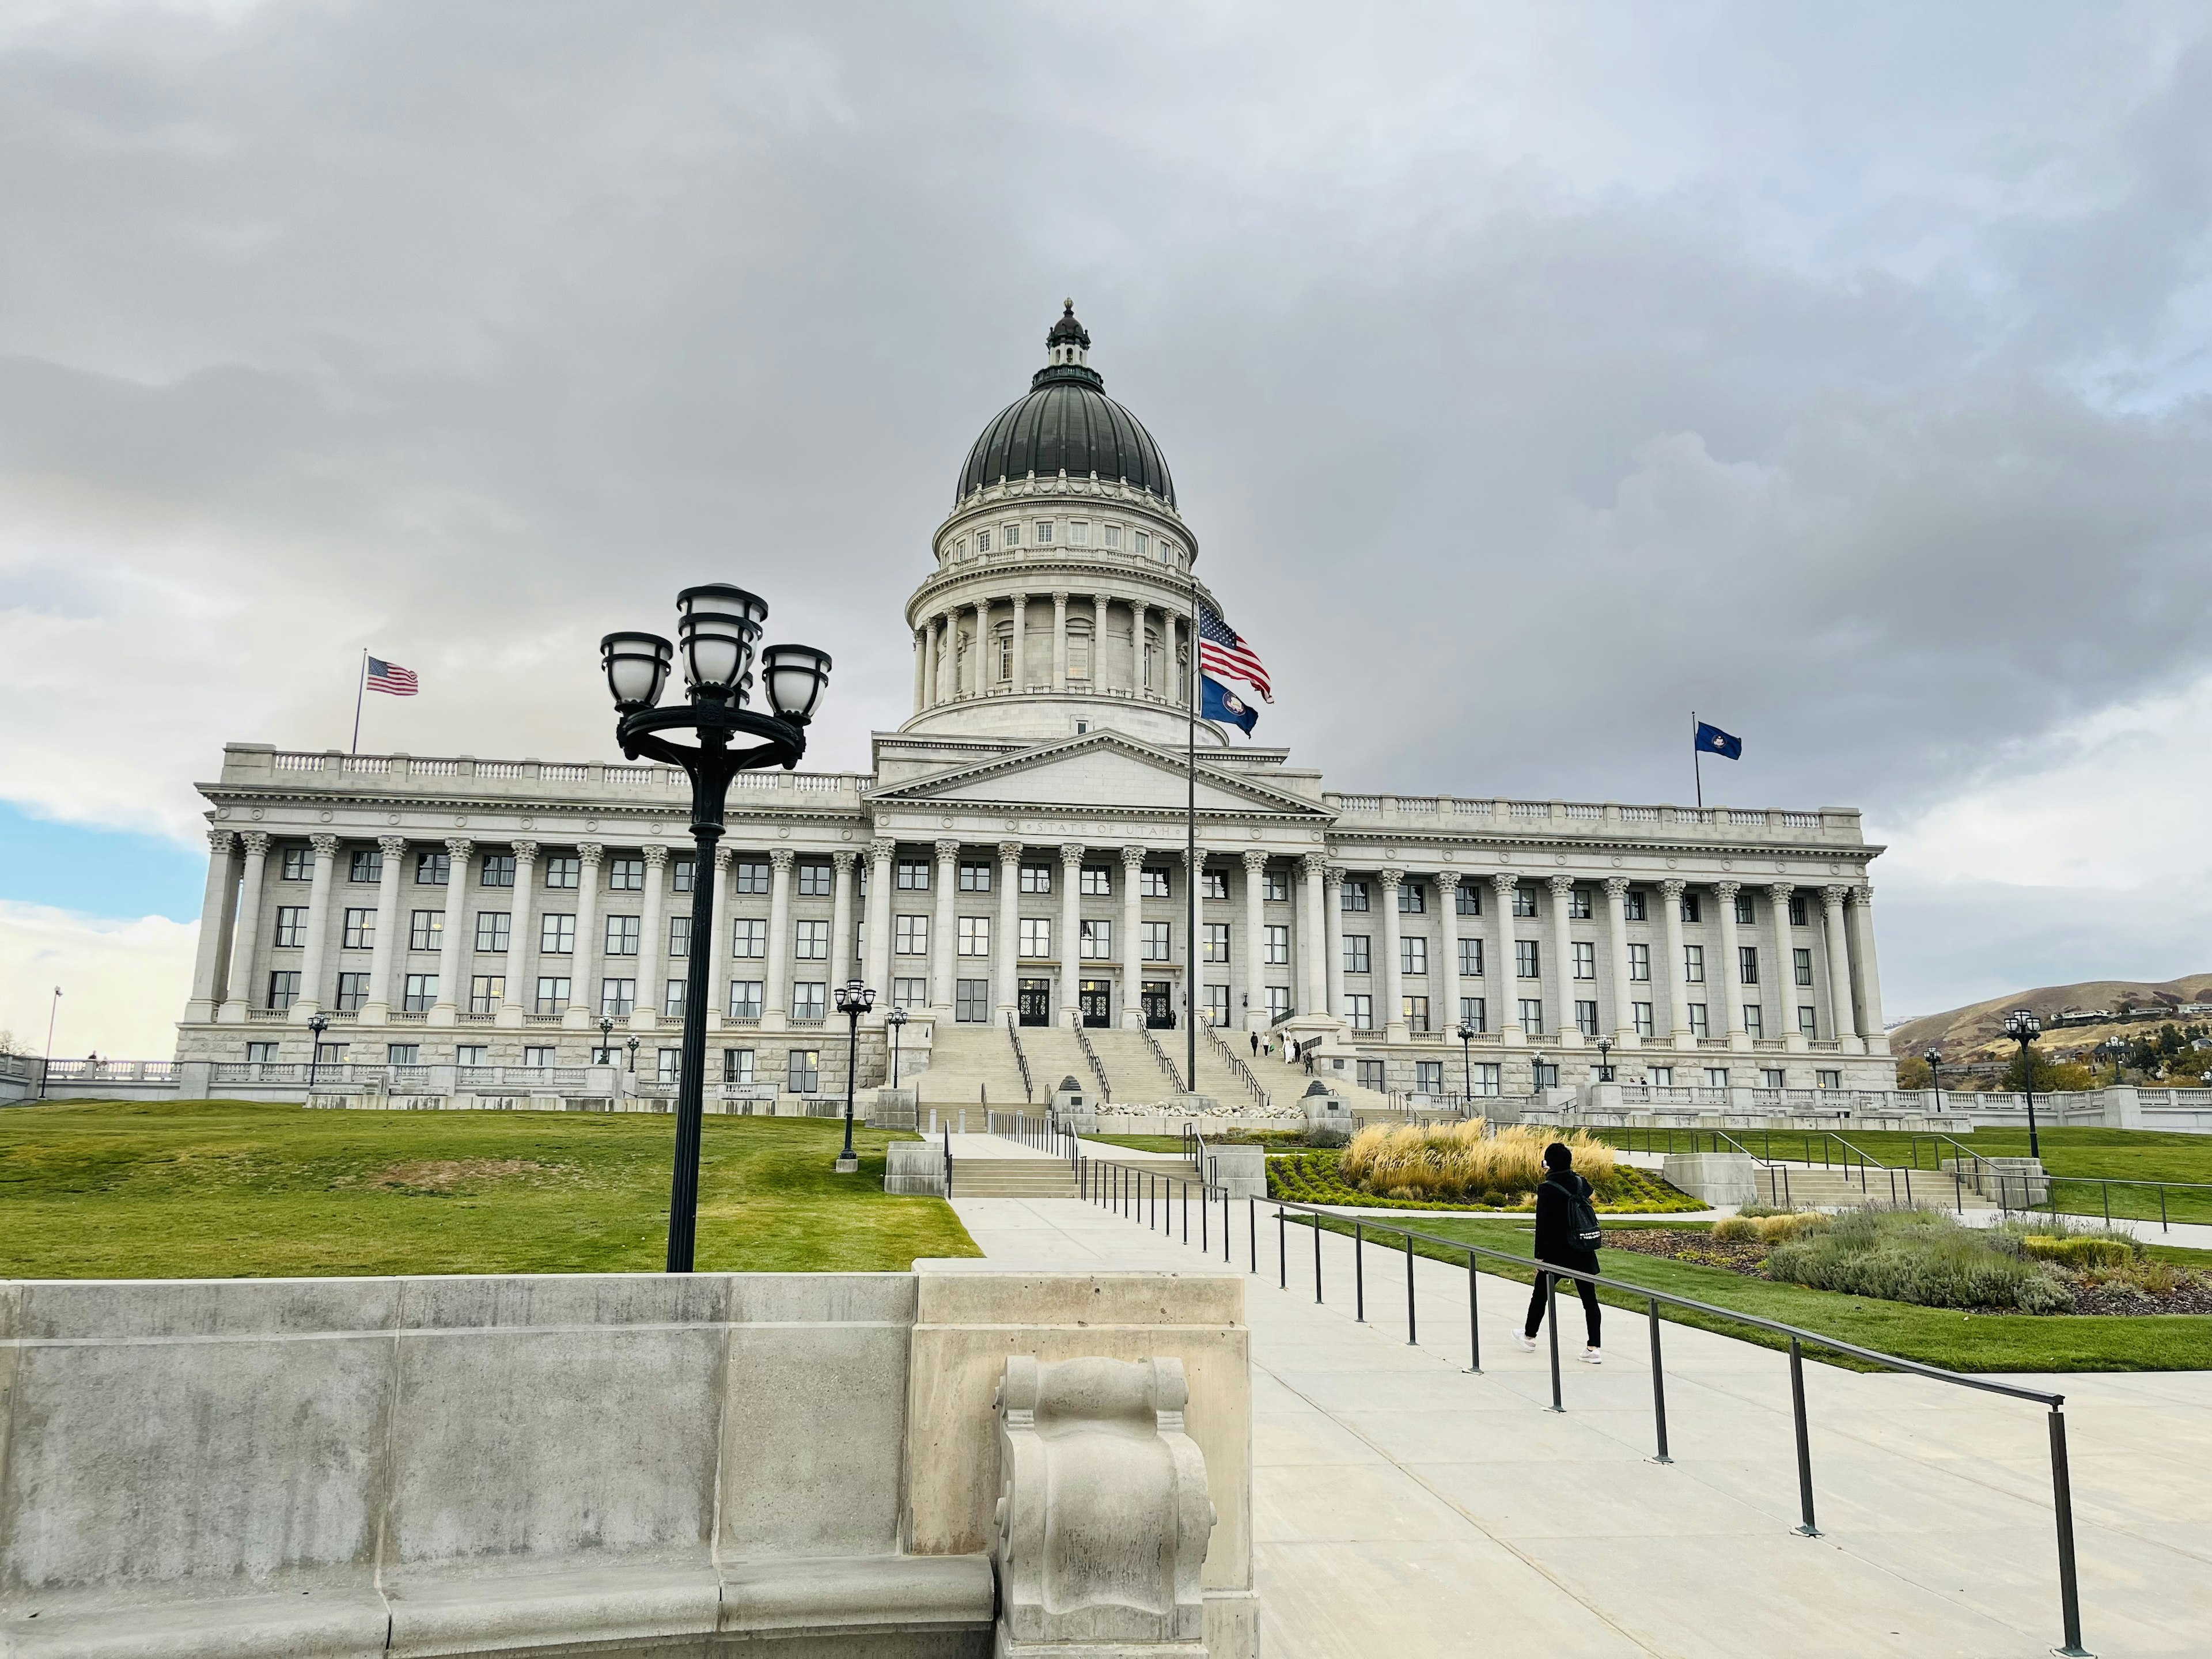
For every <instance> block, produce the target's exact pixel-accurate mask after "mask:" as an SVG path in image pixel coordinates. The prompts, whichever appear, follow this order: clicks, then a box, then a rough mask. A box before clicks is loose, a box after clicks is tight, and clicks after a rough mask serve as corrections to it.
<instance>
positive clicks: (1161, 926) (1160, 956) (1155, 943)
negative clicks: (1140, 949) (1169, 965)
mask: <svg viewBox="0 0 2212 1659" xmlns="http://www.w3.org/2000/svg"><path fill="white" fill-rule="evenodd" d="M1143 927H1144V939H1143V945H1144V952H1145V960H1146V962H1169V961H1172V960H1173V959H1174V958H1173V956H1172V954H1171V953H1172V952H1173V951H1174V948H1175V945H1174V932H1175V925H1174V924H1173V923H1172V922H1166V921H1148V922H1146V923H1144V924H1143Z"/></svg>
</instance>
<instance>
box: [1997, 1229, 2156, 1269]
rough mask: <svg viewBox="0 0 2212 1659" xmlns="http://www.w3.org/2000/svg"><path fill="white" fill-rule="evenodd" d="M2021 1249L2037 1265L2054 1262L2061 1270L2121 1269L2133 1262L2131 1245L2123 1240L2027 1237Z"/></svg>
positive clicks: (2034, 1234)
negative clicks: (2064, 1268) (2069, 1268)
mask: <svg viewBox="0 0 2212 1659" xmlns="http://www.w3.org/2000/svg"><path fill="white" fill-rule="evenodd" d="M2020 1245H2021V1250H2022V1252H2023V1253H2025V1254H2026V1255H2027V1256H2029V1257H2030V1258H2031V1259H2033V1260H2034V1261H2055V1262H2057V1264H2058V1265H2059V1266H2060V1267H2073V1268H2076V1269H2080V1268H2084V1267H2125V1266H2127V1264H2128V1263H2130V1261H2134V1260H2135V1256H2136V1252H2135V1247H2134V1245H2133V1244H2131V1243H2129V1242H2128V1241H2127V1240H2125V1239H2118V1238H2099V1237H2093V1236H2092V1237H2071V1238H2062V1237H2056V1236H2054V1235H2052V1234H2050V1233H2027V1234H2025V1235H2023V1236H2022V1237H2021V1241H2020Z"/></svg>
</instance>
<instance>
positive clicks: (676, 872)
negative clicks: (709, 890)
mask: <svg viewBox="0 0 2212 1659" xmlns="http://www.w3.org/2000/svg"><path fill="white" fill-rule="evenodd" d="M668 884H669V885H670V886H671V887H672V888H674V889H675V890H677V891H678V892H679V893H689V892H690V891H691V890H694V889H695V888H696V887H697V886H698V884H699V860H696V859H677V860H673V861H671V863H670V865H669V866H668Z"/></svg>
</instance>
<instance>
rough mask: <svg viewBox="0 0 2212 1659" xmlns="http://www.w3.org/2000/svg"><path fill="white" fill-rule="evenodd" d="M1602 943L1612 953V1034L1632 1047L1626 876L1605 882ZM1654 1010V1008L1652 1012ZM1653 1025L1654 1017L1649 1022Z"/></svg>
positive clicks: (1633, 1021)
mask: <svg viewBox="0 0 2212 1659" xmlns="http://www.w3.org/2000/svg"><path fill="white" fill-rule="evenodd" d="M1605 927H1606V942H1607V945H1610V946H1611V947H1612V956H1613V1041H1614V1042H1618V1043H1619V1044H1620V1046H1621V1047H1622V1048H1634V1047H1635V1046H1636V1044H1637V1042H1638V1036H1637V1035H1636V1013H1635V1011H1634V1009H1633V1008H1632V1006H1631V1005H1632V1003H1633V1002H1634V1000H1635V998H1636V987H1635V986H1634V985H1632V984H1631V983H1630V982H1629V978H1628V878H1627V877H1626V876H1608V877H1607V878H1606V883H1605ZM1655 1012H1656V1011H1655ZM1652 1024H1653V1025H1654V1026H1655V1027H1656V1025H1657V1024H1658V1022H1657V1021H1656V1020H1654V1021H1653V1022H1652Z"/></svg>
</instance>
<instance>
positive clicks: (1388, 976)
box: [1370, 870, 1407, 1042]
mask: <svg viewBox="0 0 2212 1659" xmlns="http://www.w3.org/2000/svg"><path fill="white" fill-rule="evenodd" d="M1405 880H1406V872H1404V871H1403V870H1381V871H1377V872H1376V885H1377V886H1378V887H1379V888H1380V889H1381V890H1382V894H1383V1036H1385V1037H1386V1038H1387V1039H1389V1041H1390V1042H1404V1041H1405V1040H1406V1038H1407V1030H1406V975H1405V970H1404V969H1402V968H1401V966H1400V965H1399V963H1398V889H1399V888H1400V887H1401V886H1402V885H1404V884H1405ZM1370 983H1371V981H1370Z"/></svg>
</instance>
